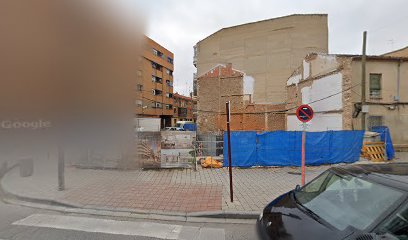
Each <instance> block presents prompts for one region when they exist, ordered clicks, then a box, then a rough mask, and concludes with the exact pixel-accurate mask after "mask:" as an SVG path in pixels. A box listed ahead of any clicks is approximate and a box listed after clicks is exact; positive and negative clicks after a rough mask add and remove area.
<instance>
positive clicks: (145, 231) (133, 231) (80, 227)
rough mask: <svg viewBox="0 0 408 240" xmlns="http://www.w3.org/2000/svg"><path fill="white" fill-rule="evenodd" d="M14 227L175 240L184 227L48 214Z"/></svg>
mask: <svg viewBox="0 0 408 240" xmlns="http://www.w3.org/2000/svg"><path fill="white" fill-rule="evenodd" d="M13 225H23V226H33V227H45V228H56V229H64V230H76V231H82V232H93V233H107V234H118V235H128V236H144V237H152V238H160V239H175V240H177V239H178V237H179V235H180V232H181V228H182V227H183V226H181V225H170V224H159V223H150V222H130V221H116V220H109V219H99V218H88V217H75V216H63V215H48V214H33V215H31V216H28V217H26V218H24V219H22V220H19V221H16V222H14V223H13Z"/></svg>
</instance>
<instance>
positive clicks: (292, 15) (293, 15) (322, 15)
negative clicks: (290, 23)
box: [198, 13, 328, 43]
mask: <svg viewBox="0 0 408 240" xmlns="http://www.w3.org/2000/svg"><path fill="white" fill-rule="evenodd" d="M327 15H328V14H326V13H313V14H291V15H286V16H281V17H276V18H269V19H264V20H260V21H255V22H249V23H243V24H239V25H235V26H231V27H225V28H221V29H220V30H218V31H216V32H214V33H212V34H210V35H208V36H207V37H205V38H204V39H202V40H200V41H198V43H200V42H202V41H204V40H205V39H207V38H209V37H211V36H213V35H215V34H217V33H218V32H221V31H224V30H227V29H231V28H237V27H242V26H247V25H251V24H257V23H262V22H268V21H275V20H280V19H283V18H289V17H302V16H311V17H312V16H318V17H327Z"/></svg>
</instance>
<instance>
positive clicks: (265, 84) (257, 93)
mask: <svg viewBox="0 0 408 240" xmlns="http://www.w3.org/2000/svg"><path fill="white" fill-rule="evenodd" d="M327 51H328V27H327V15H324V14H322V15H320V14H312V15H292V16H287V17H281V18H276V19H270V20H265V21H259V22H256V23H249V24H244V25H239V26H234V27H230V28H224V29H221V30H220V31H218V32H216V33H214V34H212V35H210V36H209V37H207V38H205V39H204V40H202V41H200V42H198V43H197V45H196V60H197V61H196V67H197V74H198V76H201V75H202V74H204V73H205V72H207V71H209V70H210V69H211V68H212V67H213V66H215V65H217V64H219V63H221V64H226V63H233V65H234V66H235V68H237V69H240V70H242V71H244V72H245V73H246V74H247V76H250V77H252V78H253V79H254V96H253V100H254V102H255V103H261V104H262V103H272V104H279V103H283V102H284V101H285V98H286V94H285V85H286V80H287V77H288V76H289V75H290V74H291V73H292V71H293V70H294V69H295V68H296V67H297V66H299V64H300V63H301V62H302V60H303V58H304V56H306V55H307V54H308V53H310V52H323V53H327Z"/></svg>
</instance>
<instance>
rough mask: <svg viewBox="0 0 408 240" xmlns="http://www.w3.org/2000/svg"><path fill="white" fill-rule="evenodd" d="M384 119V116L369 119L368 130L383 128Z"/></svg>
mask: <svg viewBox="0 0 408 240" xmlns="http://www.w3.org/2000/svg"><path fill="white" fill-rule="evenodd" d="M383 125H384V124H383V117H382V116H369V117H368V129H371V128H372V127H378V126H383Z"/></svg>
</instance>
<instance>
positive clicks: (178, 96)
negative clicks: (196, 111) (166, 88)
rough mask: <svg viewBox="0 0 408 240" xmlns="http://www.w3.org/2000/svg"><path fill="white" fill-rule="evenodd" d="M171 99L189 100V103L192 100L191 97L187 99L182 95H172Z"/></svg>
mask: <svg viewBox="0 0 408 240" xmlns="http://www.w3.org/2000/svg"><path fill="white" fill-rule="evenodd" d="M173 98H182V99H185V100H189V101H191V100H192V98H191V97H187V96H184V95H181V94H178V93H174V94H173Z"/></svg>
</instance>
